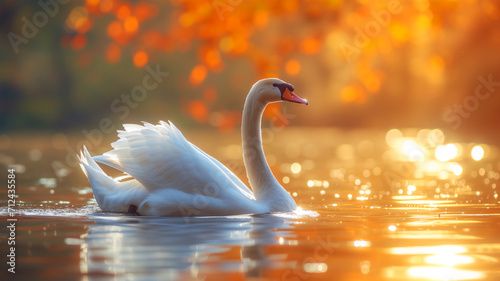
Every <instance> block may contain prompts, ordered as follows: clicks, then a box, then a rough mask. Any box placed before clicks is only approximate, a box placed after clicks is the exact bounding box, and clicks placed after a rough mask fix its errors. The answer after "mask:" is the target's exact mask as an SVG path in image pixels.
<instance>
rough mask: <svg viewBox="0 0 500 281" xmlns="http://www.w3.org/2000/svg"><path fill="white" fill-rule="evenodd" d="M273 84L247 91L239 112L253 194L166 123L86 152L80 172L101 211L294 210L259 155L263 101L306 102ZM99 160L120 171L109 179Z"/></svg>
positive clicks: (134, 129)
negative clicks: (103, 148)
mask: <svg viewBox="0 0 500 281" xmlns="http://www.w3.org/2000/svg"><path fill="white" fill-rule="evenodd" d="M293 91H294V88H293V86H292V85H290V84H288V83H285V82H283V81H281V80H279V79H276V78H269V79H263V80H260V81H258V82H257V83H255V84H254V85H253V87H252V88H251V89H250V92H249V93H248V96H247V98H246V101H245V106H244V109H243V119H242V126H241V135H242V142H243V160H244V163H245V167H246V171H247V176H248V180H249V182H250V186H251V187H252V189H253V193H252V191H250V189H248V187H246V186H245V184H243V182H241V181H240V180H239V179H238V177H237V176H236V175H234V174H233V173H232V172H231V171H229V170H228V169H227V168H226V167H225V166H224V165H222V164H221V163H220V162H219V161H217V160H215V159H214V158H213V157H211V156H210V155H208V154H206V153H205V152H203V151H202V150H200V149H199V148H198V147H196V146H195V145H193V144H191V143H190V142H189V141H187V140H186V139H185V138H184V136H183V135H182V133H181V132H180V131H179V130H178V129H177V128H176V127H175V126H174V125H173V124H172V123H170V122H169V123H168V124H167V123H165V122H163V121H160V124H159V125H151V124H149V123H144V126H141V125H131V124H124V125H123V127H124V128H125V130H124V131H118V137H119V140H118V141H116V142H114V143H112V144H111V146H112V147H113V148H114V149H113V150H111V151H109V152H106V153H104V154H103V155H100V156H95V157H93V158H92V157H91V156H90V154H89V153H88V151H87V149H86V148H85V147H84V148H83V151H82V152H81V155H80V162H81V166H82V170H83V172H84V173H85V175H86V176H87V178H88V179H89V182H90V185H91V186H92V190H93V192H94V197H95V199H96V201H97V204H98V205H99V207H100V208H101V209H102V210H103V211H110V212H127V211H128V212H134V213H138V214H140V215H155V216H217V215H236V214H250V213H252V214H260V213H269V212H289V211H293V210H295V209H296V207H297V205H296V204H295V201H294V200H293V198H292V197H291V196H290V194H288V192H287V191H286V190H285V189H284V188H283V187H282V186H281V185H280V184H279V183H278V181H277V180H276V179H275V178H274V176H273V174H272V172H271V169H270V168H269V165H268V164H267V161H266V158H265V156H264V151H263V149H262V138H261V128H260V127H261V119H262V113H263V112H264V108H265V107H266V105H267V104H268V103H272V102H278V101H291V102H296V103H301V104H306V105H307V104H308V102H307V101H306V100H304V99H302V98H300V97H298V96H297V95H295V94H294V93H293ZM96 161H97V162H99V163H102V164H105V165H108V166H111V167H113V168H115V169H118V170H120V171H123V172H124V173H125V176H123V177H118V178H114V179H113V178H111V177H109V176H108V175H106V174H105V173H104V172H103V170H102V169H101V168H100V167H99V166H98V165H97V163H96Z"/></svg>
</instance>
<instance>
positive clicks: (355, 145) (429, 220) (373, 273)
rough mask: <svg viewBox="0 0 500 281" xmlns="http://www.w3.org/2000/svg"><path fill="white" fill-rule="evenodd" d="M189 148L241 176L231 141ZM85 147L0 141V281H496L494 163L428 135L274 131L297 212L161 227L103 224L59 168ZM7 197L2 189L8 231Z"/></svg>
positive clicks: (493, 155)
mask: <svg viewBox="0 0 500 281" xmlns="http://www.w3.org/2000/svg"><path fill="white" fill-rule="evenodd" d="M265 132H266V131H265ZM186 136H187V137H188V139H190V140H192V141H193V142H194V143H196V144H197V145H199V146H200V148H202V149H203V150H205V151H207V152H209V153H210V154H212V155H213V156H214V157H216V158H217V159H221V160H222V161H223V162H224V163H225V164H226V165H228V166H230V167H231V169H232V170H233V171H236V173H237V174H238V176H240V177H241V178H244V177H245V175H244V169H243V166H242V163H241V158H240V155H241V151H240V148H239V138H238V134H237V133H235V134H231V135H225V137H224V138H220V135H219V133H214V132H203V133H200V132H188V133H187V134H186ZM113 138H114V137H113V136H109V137H108V138H107V139H106V140H103V142H102V144H100V145H98V146H97V147H95V148H93V149H91V152H92V153H94V154H96V153H102V152H104V151H105V150H106V149H108V146H107V143H109V141H112V140H113ZM80 139H81V137H79V136H78V135H75V136H65V135H56V136H10V137H7V136H0V163H3V164H2V165H3V166H2V165H0V167H2V170H3V171H6V169H7V166H8V165H9V166H10V167H14V168H15V169H16V180H17V184H16V194H17V198H16V200H17V202H16V203H17V206H16V211H15V218H17V222H16V235H15V241H16V245H15V246H16V251H15V254H16V273H15V274H12V273H9V272H7V268H8V266H7V265H6V262H5V257H6V255H7V254H8V253H9V248H8V246H7V244H6V239H7V238H8V235H9V232H8V231H6V228H3V229H2V232H1V243H0V252H1V255H2V257H3V260H2V261H3V262H2V265H1V268H0V270H1V272H0V278H1V279H2V280H11V279H12V280H115V279H119V280H227V279H231V280H233V279H234V280H241V279H249V280H252V279H254V280H257V279H262V280H290V281H292V280H499V278H500V263H499V259H500V238H499V236H498V233H500V217H499V214H500V208H499V207H500V205H499V204H498V203H499V202H498V195H497V188H498V187H497V186H498V184H499V176H500V173H499V170H500V169H499V167H500V162H499V160H498V152H497V147H496V146H494V145H491V144H480V143H462V142H460V139H459V138H458V137H453V136H448V135H445V133H443V132H441V131H440V130H425V129H424V130H411V129H408V130H391V131H374V130H370V131H368V130H361V131H347V132H344V131H339V130H332V129H328V130H325V129H322V130H320V129H310V130H304V129H293V128H288V129H286V130H284V131H281V132H274V131H271V130H268V131H267V132H266V135H265V137H264V143H265V150H266V154H267V157H268V161H269V162H270V165H271V168H272V169H273V172H274V174H275V175H276V177H277V178H278V180H279V181H280V182H281V183H282V184H283V186H284V187H285V188H286V189H287V190H288V191H289V192H290V193H291V194H292V196H294V198H295V200H296V201H297V203H298V205H299V206H300V208H301V210H297V211H296V212H294V213H285V214H264V215H242V216H230V217H198V218H163V217H136V216H126V215H123V214H113V213H105V212H101V211H100V210H99V208H98V207H97V205H96V203H95V200H94V199H93V197H92V192H91V189H90V188H89V186H88V182H87V181H86V179H85V177H84V176H83V175H82V174H81V172H80V171H79V170H78V168H73V167H72V166H71V165H70V164H71V162H70V161H66V159H70V158H71V157H69V156H68V155H70V156H71V153H68V151H67V149H66V147H67V145H69V147H75V146H76V145H77V142H78V141H79V140H80ZM200 140H203V142H201V141H200ZM477 147H479V148H477ZM481 151H482V153H481ZM479 156H481V157H479ZM473 157H474V158H476V159H478V160H474V158H473ZM1 175H2V179H3V180H2V181H4V180H5V181H7V173H6V172H2V174H1ZM7 195H8V194H7V192H6V189H2V194H1V195H0V196H1V198H0V206H2V207H1V208H0V221H2V222H5V224H7V219H8V218H9V216H8V209H7V208H6V206H7V204H8V203H7V199H8V198H7Z"/></svg>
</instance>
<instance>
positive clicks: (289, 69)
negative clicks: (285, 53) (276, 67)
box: [285, 59, 300, 76]
mask: <svg viewBox="0 0 500 281" xmlns="http://www.w3.org/2000/svg"><path fill="white" fill-rule="evenodd" d="M285 71H286V73H287V74H288V75H291V76H295V75H297V74H299V72H300V62H299V61H298V60H295V59H291V60H288V61H287V62H286V64H285Z"/></svg>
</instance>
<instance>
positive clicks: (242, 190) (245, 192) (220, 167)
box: [191, 144, 255, 199]
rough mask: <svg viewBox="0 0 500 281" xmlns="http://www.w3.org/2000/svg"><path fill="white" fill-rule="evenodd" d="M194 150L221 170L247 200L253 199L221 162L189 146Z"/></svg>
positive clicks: (248, 190) (250, 193) (251, 194)
mask: <svg viewBox="0 0 500 281" xmlns="http://www.w3.org/2000/svg"><path fill="white" fill-rule="evenodd" d="M191 145H192V146H193V147H194V149H196V150H197V151H198V152H199V153H201V154H203V155H205V157H207V158H208V159H210V161H212V163H213V164H214V165H217V167H219V169H221V170H222V171H223V172H224V173H225V174H226V175H227V176H228V177H229V179H231V181H232V182H233V183H234V184H235V185H236V187H237V188H238V189H239V190H240V191H241V192H242V193H244V194H245V196H247V197H248V198H252V199H255V197H254V195H253V193H252V191H251V190H250V189H249V188H248V187H247V186H246V185H245V184H244V183H243V182H242V181H241V180H240V179H239V178H238V177H237V176H236V175H235V174H234V173H233V172H231V171H230V170H229V169H228V168H227V167H226V166H224V165H223V164H222V163H221V162H219V161H218V160H217V159H215V158H213V157H212V156H210V155H208V154H207V153H206V152H205V151H203V150H201V149H200V148H198V147H197V146H196V145H194V144H191Z"/></svg>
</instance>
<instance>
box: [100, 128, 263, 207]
mask: <svg viewBox="0 0 500 281" xmlns="http://www.w3.org/2000/svg"><path fill="white" fill-rule="evenodd" d="M124 128H125V130H124V131H118V136H119V139H118V140H117V141H116V142H114V143H112V144H111V146H112V147H113V148H114V149H113V150H111V151H109V152H106V153H105V154H103V155H102V156H100V157H95V158H94V159H95V160H96V161H98V162H101V163H103V164H106V165H109V166H111V167H114V168H117V169H119V170H122V171H123V172H125V173H126V174H128V175H130V176H132V177H133V178H134V179H135V180H137V181H138V182H140V183H141V184H142V185H143V186H144V187H145V188H147V189H148V190H149V191H150V192H153V191H155V190H159V189H166V188H167V189H168V188H171V189H177V190H180V191H182V192H184V193H186V194H202V195H203V196H209V197H217V198H221V197H226V198H234V199H237V198H238V197H240V196H243V197H246V198H250V199H255V198H254V196H253V194H252V193H251V192H250V190H249V189H248V188H247V187H246V186H245V185H244V184H243V183H242V182H241V181H240V180H239V179H238V178H237V177H236V175H234V174H233V173H231V171H229V169H227V168H226V167H224V165H222V164H221V163H220V162H218V161H217V160H215V159H214V158H213V157H211V156H209V155H208V154H206V153H204V152H203V151H201V150H200V149H199V148H197V147H196V146H194V145H193V144H191V143H190V142H189V141H187V140H186V138H185V137H184V136H183V135H182V133H181V132H180V131H179V130H178V129H177V128H176V127H175V126H174V125H173V124H172V123H170V122H169V123H168V124H167V123H166V122H163V121H160V124H159V125H152V124H149V123H144V126H139V125H124ZM240 198H241V197H240Z"/></svg>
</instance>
